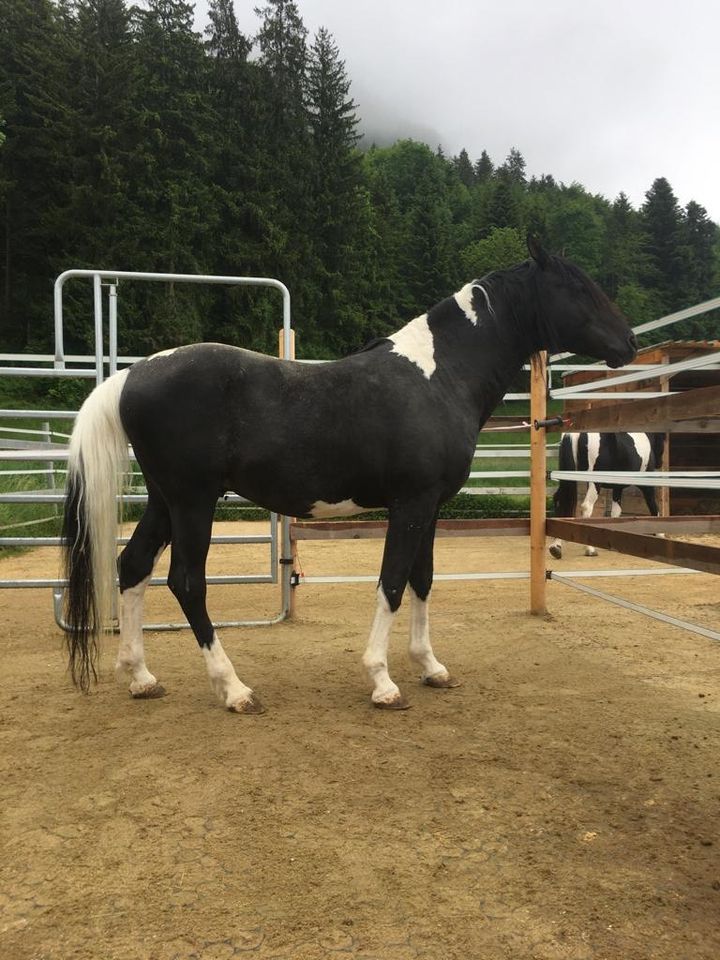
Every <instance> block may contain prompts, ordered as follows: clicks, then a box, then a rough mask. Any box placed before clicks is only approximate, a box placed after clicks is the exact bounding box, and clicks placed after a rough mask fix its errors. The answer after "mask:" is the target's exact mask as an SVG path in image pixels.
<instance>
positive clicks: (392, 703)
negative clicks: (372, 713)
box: [372, 693, 410, 710]
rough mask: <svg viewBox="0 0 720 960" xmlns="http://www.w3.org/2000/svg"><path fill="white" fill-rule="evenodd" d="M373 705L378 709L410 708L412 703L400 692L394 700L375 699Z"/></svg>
mask: <svg viewBox="0 0 720 960" xmlns="http://www.w3.org/2000/svg"><path fill="white" fill-rule="evenodd" d="M372 705H373V706H374V707H377V709H378V710H409V709H410V704H409V703H408V702H407V700H406V699H405V697H404V696H403V695H402V694H401V693H399V694H398V695H397V696H396V697H395V699H394V700H373V702H372Z"/></svg>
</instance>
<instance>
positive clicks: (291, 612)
mask: <svg viewBox="0 0 720 960" xmlns="http://www.w3.org/2000/svg"><path fill="white" fill-rule="evenodd" d="M278 356H279V357H280V358H283V357H285V358H286V359H287V360H294V359H295V331H294V330H291V331H290V350H289V352H288V354H287V357H286V355H285V330H284V329H282V330H280V332H279V333H278ZM288 519H289V521H290V529H291V533H290V557H291V558H292V564H291V565H290V568H291V570H292V571H295V570H298V569H299V565H298V553H297V541H296V540H295V538H294V537H293V536H292V524H293V523H294V521H295V519H296V518H295V517H289V518H288ZM281 552H282V551H281ZM296 593H297V588H296V587H293V586H291V587H290V594H289V596H288V612H287V619H288V620H292V619H293V617H294V616H295V595H296Z"/></svg>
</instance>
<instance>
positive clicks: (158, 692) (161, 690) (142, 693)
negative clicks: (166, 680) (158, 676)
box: [130, 683, 167, 700]
mask: <svg viewBox="0 0 720 960" xmlns="http://www.w3.org/2000/svg"><path fill="white" fill-rule="evenodd" d="M166 695H167V690H166V689H165V687H164V686H163V685H162V684H161V683H156V684H154V685H153V686H152V687H146V688H145V689H144V690H138V691H137V693H133V692H132V691H130V696H131V697H132V698H133V700H159V699H160V698H161V697H164V696H166Z"/></svg>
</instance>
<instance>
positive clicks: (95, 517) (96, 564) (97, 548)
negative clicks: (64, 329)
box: [65, 370, 129, 686]
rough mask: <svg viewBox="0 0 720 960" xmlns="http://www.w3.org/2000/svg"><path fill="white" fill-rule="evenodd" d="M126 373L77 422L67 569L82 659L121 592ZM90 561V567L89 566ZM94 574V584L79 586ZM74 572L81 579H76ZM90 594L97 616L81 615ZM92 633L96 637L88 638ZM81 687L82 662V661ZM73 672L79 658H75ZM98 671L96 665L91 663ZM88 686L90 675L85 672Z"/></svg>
mask: <svg viewBox="0 0 720 960" xmlns="http://www.w3.org/2000/svg"><path fill="white" fill-rule="evenodd" d="M127 373H128V371H127V370H121V371H120V372H119V373H116V374H114V375H113V376H112V377H110V378H109V379H108V380H105V381H104V382H103V383H102V384H100V386H98V387H96V388H95V390H93V392H92V393H91V394H90V396H89V397H88V398H87V400H86V401H85V403H84V404H83V405H82V407H81V408H80V412H79V413H78V415H77V419H76V420H75V426H74V428H73V432H72V437H71V439H70V450H69V458H68V478H67V489H68V495H67V499H66V502H65V530H66V531H67V533H66V542H65V551H66V568H67V569H68V570H69V574H70V575H69V586H68V602H67V609H68V611H69V624H68V625H69V628H70V632H71V634H72V635H73V637H74V641H73V647H74V644H75V643H77V644H79V645H80V648H81V654H82V650H83V649H84V650H85V654H86V655H87V650H88V644H89V643H92V644H93V645H94V642H95V639H96V637H97V635H98V634H99V633H100V632H101V631H102V630H103V629H104V628H105V627H106V626H107V625H108V622H109V620H110V617H111V615H112V601H113V593H114V588H115V572H116V571H115V564H116V554H117V550H116V546H115V543H116V537H117V521H118V510H117V500H116V496H117V493H118V492H119V490H120V489H121V488H122V476H123V472H124V471H125V470H126V469H127V465H128V461H129V457H128V440H127V436H126V434H125V431H124V429H123V426H122V423H121V421H120V394H121V393H122V390H123V387H124V385H125V380H126V378H127ZM88 560H89V568H88V567H87V562H88ZM83 567H85V569H84V574H85V575H86V576H87V575H89V577H88V579H89V581H90V582H89V583H86V584H78V582H77V581H78V579H84V577H80V576H79V574H80V572H81V570H82V568H83ZM73 571H75V572H76V574H77V575H76V576H75V577H73V576H72V573H73ZM81 590H82V591H84V592H85V594H86V596H88V597H89V600H90V608H91V610H92V616H89V615H88V613H85V614H82V615H81V614H78V611H79V610H80V609H81V606H79V605H78V596H77V595H78V593H79V592H80V591H81ZM88 634H90V636H88ZM80 660H81V670H80V674H81V677H80V681H79V682H80V685H81V686H84V685H86V683H85V684H83V679H82V674H83V670H82V662H83V660H84V662H85V664H86V666H87V659H86V657H82V656H81V657H80ZM70 665H71V669H73V676H74V675H75V671H74V666H75V663H74V658H73V656H72V655H71V664H70ZM90 666H91V668H92V664H90ZM85 681H87V671H85Z"/></svg>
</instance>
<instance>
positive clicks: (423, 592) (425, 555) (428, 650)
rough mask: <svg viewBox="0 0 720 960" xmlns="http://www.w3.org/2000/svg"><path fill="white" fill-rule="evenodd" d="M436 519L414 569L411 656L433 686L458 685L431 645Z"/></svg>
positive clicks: (411, 585)
mask: <svg viewBox="0 0 720 960" xmlns="http://www.w3.org/2000/svg"><path fill="white" fill-rule="evenodd" d="M435 525H436V519H435V520H433V522H432V524H431V526H430V527H429V528H428V530H427V531H426V533H425V536H424V537H423V539H422V540H421V542H420V546H419V547H418V551H417V553H416V555H415V561H414V563H413V566H412V570H411V571H410V647H409V652H410V659H411V660H413V661H414V662H415V663H416V664H417V665H418V666H419V668H420V679H421V680H422V682H423V683H425V684H427V685H428V686H429V687H440V688H448V687H458V686H460V681H459V680H456V679H454V678H453V677H451V676H450V674H449V673H448V671H447V669H446V668H445V667H444V666H443V664H442V663H440V661H439V660H438V659H436V657H435V654H434V653H433V649H432V646H431V645H430V613H429V606H430V590H431V588H432V582H433V547H434V542H435Z"/></svg>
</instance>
